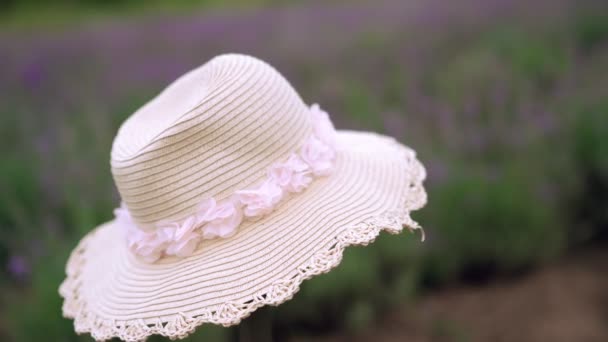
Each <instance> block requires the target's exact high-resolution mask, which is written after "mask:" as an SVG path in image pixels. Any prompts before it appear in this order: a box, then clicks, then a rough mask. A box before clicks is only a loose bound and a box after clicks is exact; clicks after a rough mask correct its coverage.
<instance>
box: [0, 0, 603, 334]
mask: <svg viewBox="0 0 608 342" xmlns="http://www.w3.org/2000/svg"><path fill="white" fill-rule="evenodd" d="M85 19H86V18H85ZM1 27H2V23H1V22H0V28H1ZM226 52H238V53H245V54H250V55H254V56H256V57H259V58H261V59H264V60H266V61H268V62H270V63H271V64H272V65H274V66H275V67H276V68H277V69H278V70H280V71H281V72H282V73H283V74H284V75H285V77H286V78H287V79H288V80H290V82H291V83H292V84H293V85H294V87H295V88H296V89H298V90H299V91H300V94H301V95H302V97H303V99H304V100H305V102H307V103H314V102H318V103H320V104H321V105H322V106H323V107H324V108H326V109H327V111H328V112H329V113H330V115H331V116H332V119H333V121H334V123H335V125H336V126H337V127H338V128H339V129H357V130H373V131H379V132H383V133H384V134H387V135H391V136H394V137H396V138H397V139H399V140H400V141H402V142H403V143H405V144H407V145H409V146H411V147H413V148H414V149H416V150H417V151H418V153H419V158H420V159H421V160H422V162H423V163H424V164H425V165H426V166H427V169H428V172H429V177H428V181H427V183H426V186H427V190H428V192H429V204H428V205H427V207H426V208H424V209H423V210H421V211H420V212H417V213H415V214H414V218H415V219H416V220H418V221H419V222H420V223H421V224H422V225H423V226H424V227H425V230H426V233H427V241H426V242H424V243H420V242H419V241H418V238H417V237H414V236H411V235H410V236H408V235H406V234H404V235H400V236H393V237H390V238H387V237H386V236H382V237H380V238H379V239H378V240H377V241H376V242H375V243H374V244H373V245H372V246H370V247H367V248H352V249H351V250H349V251H348V252H347V253H346V256H345V260H344V261H343V263H342V264H341V265H340V267H339V268H337V269H336V270H335V271H333V272H331V273H329V274H327V275H324V276H321V277H319V278H317V279H313V280H311V281H308V282H306V283H305V284H304V287H303V288H302V291H301V292H300V293H299V294H298V295H297V296H296V297H295V298H294V299H293V300H292V301H290V302H288V303H286V304H285V305H282V306H280V307H278V308H272V309H270V310H267V311H268V313H269V314H270V315H271V316H272V318H273V326H274V327H275V331H274V334H275V337H276V338H277V339H278V340H309V339H313V340H314V339H321V338H322V339H324V340H332V341H333V340H340V341H341V340H348V339H350V338H353V339H361V340H365V339H366V338H369V337H370V336H372V337H373V336H384V337H385V338H386V339H387V340H390V339H392V340H396V341H401V340H403V338H405V337H411V340H412V341H477V340H486V339H485V338H488V339H491V340H496V341H501V340H505V341H506V340H512V339H516V340H520V341H538V340H549V339H550V340H553V341H571V340H573V339H574V340H580V341H605V340H608V316H607V315H606V312H608V297H606V295H605V294H603V293H599V294H598V295H597V296H596V297H593V298H592V299H585V300H589V301H590V302H592V303H593V305H591V304H589V305H588V306H585V308H586V309H585V310H587V311H585V314H586V315H588V316H585V317H589V320H597V322H603V323H598V324H597V326H598V328H597V329H596V330H593V329H581V331H583V332H582V334H583V335H568V333H564V334H557V335H551V334H550V333H553V332H554V331H553V330H551V329H549V328H548V329H549V331H550V333H548V334H547V335H540V336H539V335H538V334H537V333H535V332H532V331H531V330H532V329H533V328H532V327H531V326H533V325H529V326H521V327H518V326H516V325H511V324H510V323H509V322H505V321H502V320H498V319H496V320H495V321H492V320H491V319H490V321H489V322H488V320H487V319H486V322H487V324H486V325H488V326H494V327H495V328H496V331H497V332H499V331H500V329H499V328H500V327H503V328H504V327H507V326H513V330H514V331H516V332H519V335H517V334H516V335H509V336H510V338H512V339H510V338H509V337H505V336H506V335H504V334H503V335H501V333H496V335H492V333H491V332H488V333H487V334H486V335H483V334H482V335H480V334H478V333H477V332H476V331H475V328H466V327H465V328H463V327H458V324H457V323H453V322H452V323H450V322H448V323H445V322H444V321H443V320H442V321H441V322H443V323H441V322H440V323H437V324H435V322H434V321H433V322H431V323H429V327H430V328H429V329H426V330H424V331H422V332H421V331H419V330H417V333H416V334H415V335H412V334H411V333H410V331H411V330H412V329H414V328H411V327H410V328H408V326H409V325H408V324H406V323H404V324H401V323H400V324H398V325H397V327H396V328H395V327H393V328H391V329H392V330H391V334H390V336H389V335H382V334H380V333H379V332H378V331H379V329H380V328H379V327H383V326H384V325H383V324H386V322H388V321H389V319H390V318H391V317H392V319H395V318H394V317H395V315H397V316H398V317H399V320H400V321H399V322H418V321H417V319H419V318H415V317H413V316H415V313H416V312H417V310H416V308H418V306H417V305H419V303H420V302H421V301H420V298H431V299H430V301H433V299H432V298H443V297H442V296H443V295H442V294H443V293H444V292H443V291H446V289H447V291H449V289H452V288H455V287H459V286H462V285H463V284H465V285H471V284H473V285H474V286H478V287H479V291H483V288H484V287H487V286H494V285H495V284H502V283H503V282H512V281H518V279H522V277H523V278H525V277H527V276H528V275H529V274H533V273H534V272H543V270H545V269H549V270H553V269H560V265H562V263H566V260H569V259H572V258H574V259H577V260H579V259H580V260H582V261H581V262H582V263H583V264H585V263H586V262H587V260H589V261H591V259H597V258H605V255H606V254H605V253H607V252H606V251H607V250H606V246H607V244H606V243H607V242H608V215H607V213H608V140H607V139H606V137H608V3H606V2H604V1H593V0H585V1H574V0H571V1H570V0H553V1H549V0H539V1H535V2H530V1H523V0H489V1H481V0H462V1H453V2H447V1H440V0H430V1H419V0H417V1H374V2H371V1H370V2H363V1H357V2H353V3H349V2H346V1H339V2H332V3H331V4H326V3H325V2H321V1H313V2H309V3H299V2H296V3H293V4H291V3H289V2H288V3H283V2H281V3H280V4H273V3H272V2H271V3H269V4H262V3H261V4H260V5H259V6H257V7H254V8H252V7H247V8H238V7H230V6H226V7H221V6H219V7H217V6H214V7H213V8H206V7H201V8H200V9H198V8H195V9H190V8H189V9H188V10H184V11H183V12H171V13H169V14H168V13H162V12H161V11H149V13H148V12H147V13H146V14H140V15H137V14H129V15H117V16H107V17H103V18H96V19H95V20H90V21H89V20H81V21H79V22H78V23H74V24H73V25H69V24H68V25H62V26H61V27H60V28H51V27H48V25H43V24H36V23H32V25H31V27H6V28H5V29H0V94H1V95H0V137H1V139H2V140H1V141H2V144H1V145H0V151H1V155H2V162H0V231H1V233H2V234H1V237H2V238H1V239H0V265H2V268H1V270H0V274H1V276H0V288H2V290H3V291H2V294H1V295H0V340H3V341H5V340H6V341H41V340H49V341H72V340H90V338H89V337H87V336H80V337H78V336H76V335H75V334H74V333H73V327H72V322H71V321H69V320H66V319H63V318H62V317H61V299H60V297H59V295H58V293H57V288H58V286H59V283H60V282H61V281H62V280H63V277H64V265H65V261H66V259H67V256H68V254H69V252H70V251H71V249H72V248H73V247H74V246H75V245H76V243H77V241H78V239H79V238H80V237H81V236H83V235H84V234H85V233H86V232H88V231H89V230H91V229H92V228H94V227H95V226H96V225H98V224H100V223H102V222H105V221H107V220H110V219H111V218H112V209H113V208H114V207H116V206H117V205H118V203H119V198H118V195H117V193H116V189H115V188H114V185H113V182H112V178H111V174H110V169H109V153H110V148H111V143H112V139H113V138H114V135H115V133H116V130H117V129H118V127H119V125H120V123H121V122H122V121H123V120H124V119H125V118H126V117H128V116H129V115H130V114H131V113H132V112H133V111H134V110H136V109H137V108H138V107H140V106H141V105H142V104H143V103H145V101H147V100H148V99H149V98H151V97H152V96H154V95H155V94H156V93H158V92H159V91H160V90H161V89H162V88H163V87H164V86H165V85H167V84H168V83H169V82H170V81H172V80H173V79H175V78H176V77H178V76H180V75H181V74H183V73H184V72H186V71H188V70H190V69H192V68H194V67H197V66H199V65H200V64H202V63H204V62H205V61H207V60H208V59H210V58H211V57H213V56H215V55H218V54H221V53H226ZM598 255H599V257H598ZM591 256H593V257H591ZM603 260H606V259H603ZM603 266H604V267H606V268H604V271H606V270H608V266H606V264H604V265H603ZM601 267H602V266H598V270H600V271H598V272H597V273H598V274H599V273H601ZM573 268H575V267H573ZM556 272H557V271H556ZM604 273H605V272H604ZM607 274H608V273H607ZM567 278H568V277H561V278H560V277H557V279H567ZM594 279H595V278H594ZM589 281H596V280H589ZM572 284H573V283H572V282H567V283H564V287H563V289H562V290H563V291H564V292H563V294H564V295H566V296H567V295H568V293H571V292H575V291H584V290H583V289H581V288H578V287H576V286H575V285H572ZM604 284H608V282H605V283H604ZM538 286H540V289H542V288H543V287H542V286H543V285H538ZM475 291H477V290H475ZM505 291H506V290H505ZM539 291H540V292H542V290H539ZM499 292H500V291H499ZM473 293H476V292H473ZM480 293H481V292H480ZM436 294H441V295H436ZM560 295H561V294H560ZM434 296H435V297H434ZM473 296H475V294H473ZM479 298H481V297H479ZM484 298H485V297H484ZM493 298H495V297H489V299H485V300H486V302H487V303H486V305H488V306H489V307H496V306H499V305H501V304H500V303H502V302H501V301H499V300H496V301H495V302H494V301H493V300H494V299H493ZM533 298H534V297H533ZM572 298H578V297H572ZM585 298H586V297H585ZM532 300H534V299H532ZM581 300H583V299H581ZM426 302H427V299H424V300H423V301H422V303H426ZM570 302H572V303H574V304H572V306H568V307H567V308H566V309H564V310H565V311H567V310H568V308H571V307H574V306H576V305H578V304H580V303H579V302H577V300H571V301H570ZM445 303H446V304H445V305H446V306H442V305H440V304H433V305H436V306H438V307H439V308H442V309H435V310H437V312H440V313H441V312H443V311H442V310H444V311H450V312H452V313H456V314H457V313H458V310H459V308H460V306H452V307H448V306H447V305H448V304H450V303H452V302H449V301H446V302H445ZM493 304H495V305H494V306H493ZM429 305H431V304H429ZM526 305H529V306H530V307H539V306H542V305H543V303H541V302H540V300H539V302H527V303H524V304H522V306H521V311H522V312H525V311H527V310H529V307H526ZM429 310H431V309H429ZM463 310H464V309H463ZM595 310H597V311H595ZM408 315H411V316H412V317H411V319H410V318H409V317H408ZM514 315H517V312H516V313H515V314H514ZM433 319H434V318H433V317H431V318H429V320H431V321H432V320H433ZM556 321H559V320H556ZM569 322H570V321H566V322H564V323H563V324H564V325H565V326H566V327H567V326H568V324H569ZM421 324H422V323H421ZM514 324H515V323H514ZM571 324H574V323H572V322H571ZM446 327H448V328H446ZM559 328H560V329H562V328H564V327H563V326H560V327H559ZM480 329H481V328H480ZM564 329H565V328H564ZM573 329H574V328H573ZM602 329H603V330H602ZM414 330H416V329H414ZM592 330H593V331H592ZM577 331H578V330H577ZM585 331H587V333H588V334H587V335H585ZM376 332H378V334H377V333H376ZM385 333H386V331H385ZM236 335H237V333H236V330H235V329H234V328H218V327H203V328H202V329H200V332H198V333H197V334H195V335H194V336H193V337H191V340H192V341H196V340H201V341H203V340H233V339H234V338H235V336H236ZM479 336H484V338H481V337H479ZM501 336H503V339H501ZM556 336H557V337H556Z"/></svg>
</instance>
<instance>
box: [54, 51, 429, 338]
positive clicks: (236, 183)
mask: <svg viewBox="0 0 608 342" xmlns="http://www.w3.org/2000/svg"><path fill="white" fill-rule="evenodd" d="M193 89H195V91H193ZM193 93H195V94H196V95H192V94H193ZM180 94H183V96H178V95H180ZM182 99H183V101H184V102H181V101H182ZM222 108H223V109H222ZM305 115H308V114H307V106H305V105H304V104H303V102H302V101H301V99H300V98H299V96H298V95H297V93H295V91H294V90H293V89H292V88H291V86H290V85H289V84H288V83H287V81H285V80H284V79H283V78H282V77H281V76H280V75H279V74H278V73H277V72H276V71H275V70H274V69H272V68H271V67H269V66H268V65H267V64H265V63H263V62H261V61H259V60H256V59H254V58H251V57H245V56H237V55H229V56H222V57H218V58H216V59H214V60H212V61H211V62H209V63H207V64H205V65H204V66H203V67H201V68H199V69H197V70H195V71H193V72H191V73H189V74H187V75H185V76H184V77H182V78H181V79H180V80H178V81H177V82H176V83H174V84H173V85H172V86H170V87H169V88H167V89H166V90H165V91H164V92H163V93H161V95H159V97H157V98H156V99H154V100H153V101H151V102H150V103H149V104H147V105H146V106H144V107H143V108H142V109H141V110H140V111H138V112H137V113H135V114H134V115H133V116H132V117H131V118H130V119H129V120H127V121H126V122H125V124H123V126H122V127H121V129H120V131H119V133H118V136H117V138H116V140H115V143H114V147H113V151H112V172H113V174H114V177H115V180H116V184H117V186H118V188H119V192H120V194H121V196H122V197H123V200H124V201H125V202H126V203H127V205H128V208H129V210H130V211H131V212H132V213H133V216H134V217H135V218H136V220H137V221H138V223H139V224H140V225H142V226H144V227H148V229H153V228H152V225H151V224H152V223H153V222H155V221H157V220H161V219H168V218H171V219H179V218H181V217H183V216H185V215H187V214H188V213H189V211H191V210H193V208H194V207H195V206H196V205H197V204H198V202H199V201H200V200H201V199H203V198H205V196H215V197H217V198H222V196H227V195H228V194H230V193H231V192H232V191H234V189H238V188H246V187H247V186H250V185H252V184H255V182H256V181H259V180H260V179H262V178H263V177H264V172H265V169H266V168H267V167H268V166H269V165H271V164H272V163H274V162H277V161H280V160H283V159H284V158H285V157H286V156H287V155H288V154H289V153H291V152H292V151H294V150H296V149H297V148H298V146H299V144H301V142H302V140H304V138H305V137H306V136H307V135H308V134H310V130H311V128H310V127H309V125H308V121H307V120H305ZM425 177H426V174H425V170H424V167H423V166H422V165H421V164H420V163H419V162H418V160H417V159H416V157H415V153H414V151H413V150H411V149H409V148H407V147H405V146H403V145H401V144H399V143H397V142H396V141H395V140H394V139H392V138H387V137H383V136H380V135H377V134H373V133H362V132H347V131H339V132H338V153H337V158H336V165H335V170H334V171H333V173H332V174H331V175H330V176H328V177H323V178H319V179H317V180H315V181H314V182H313V184H311V185H310V187H309V188H307V189H306V190H305V191H304V192H302V193H298V194H293V195H291V196H290V197H288V198H287V199H286V200H285V201H284V202H282V203H281V204H280V205H279V207H278V208H277V210H276V211H274V212H273V213H271V214H270V215H268V216H265V217H263V218H261V219H259V220H257V221H244V222H243V224H242V225H241V226H240V227H239V230H238V233H237V234H236V235H234V236H232V237H230V238H228V239H218V240H205V241H203V242H202V243H201V244H200V246H199V247H198V249H197V250H196V252H195V253H194V254H193V255H192V256H190V257H187V258H183V259H180V258H175V257H165V258H163V259H161V260H159V261H158V262H156V263H154V264H148V263H145V262H143V261H141V260H139V259H138V258H137V257H136V256H135V255H133V254H132V253H131V252H130V251H129V250H128V248H127V246H126V243H125V236H124V235H125V232H124V231H122V230H121V229H119V227H118V226H117V225H116V224H115V222H114V221H111V222H108V223H106V224H104V225H102V226H100V227H97V228H96V229H94V230H93V231H92V232H91V233H89V234H88V235H87V236H86V237H85V238H83V239H82V241H81V242H80V244H79V246H78V247H77V248H76V249H75V250H74V252H73V253H72V255H71V257H70V260H69V261H68V265H67V278H66V280H65V281H64V283H63V284H62V285H61V288H60V293H61V295H62V296H63V297H64V298H65V301H64V306H63V312H64V315H65V316H66V317H70V318H74V322H75V328H76V331H77V332H79V333H82V332H89V333H91V335H92V336H93V337H94V338H95V339H98V340H104V339H109V338H112V337H119V338H121V339H124V340H127V341H137V340H142V339H145V338H146V337H148V336H149V335H152V334H160V335H164V336H168V337H172V338H181V337H184V336H186V335H188V334H189V333H191V332H192V331H193V330H194V329H195V328H196V327H197V326H199V325H201V324H203V323H214V324H221V325H225V326H228V325H233V324H237V323H239V322H240V321H241V319H243V318H244V317H247V316H248V315H249V314H250V313H251V312H253V311H255V310H256V309H257V308H258V307H260V306H263V305H278V304H280V303H282V302H284V301H286V300H288V299H290V298H292V296H293V295H294V294H295V293H296V292H297V291H298V289H299V286H300V283H301V282H302V281H303V280H304V279H308V278H310V277H312V276H314V275H316V274H320V273H325V272H328V271H329V270H330V269H331V268H333V267H335V266H337V265H338V264H339V263H340V261H341V258H342V252H343V250H344V248H345V247H347V246H349V245H353V244H367V243H369V242H371V241H373V240H374V239H375V237H376V236H377V235H378V234H379V233H380V231H381V230H387V231H388V232H390V233H398V232H400V231H401V230H402V228H403V227H406V228H408V229H410V230H412V229H416V228H419V227H418V225H417V224H416V223H415V222H414V221H412V220H411V218H410V216H409V214H410V211H413V210H416V209H419V208H421V207H422V206H424V204H425V203H426V193H425V191H424V188H423V186H422V182H423V180H424V179H425Z"/></svg>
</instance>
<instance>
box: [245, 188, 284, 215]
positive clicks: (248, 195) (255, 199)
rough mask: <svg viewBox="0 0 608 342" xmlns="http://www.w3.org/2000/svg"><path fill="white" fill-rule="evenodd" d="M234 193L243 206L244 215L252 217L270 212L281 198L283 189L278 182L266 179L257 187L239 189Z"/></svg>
mask: <svg viewBox="0 0 608 342" xmlns="http://www.w3.org/2000/svg"><path fill="white" fill-rule="evenodd" d="M235 194H236V195H237V196H238V200H239V201H240V202H241V203H242V204H243V206H244V208H243V213H244V214H245V216H247V217H252V216H261V215H265V214H268V213H270V212H271V211H272V210H273V209H274V206H275V205H276V204H277V203H278V202H279V201H280V200H281V198H282V196H283V190H282V189H281V187H280V186H279V185H278V184H276V183H274V182H272V181H270V180H267V181H266V182H264V183H263V184H262V185H261V186H260V187H258V188H257V189H254V190H240V191H237V192H236V193H235Z"/></svg>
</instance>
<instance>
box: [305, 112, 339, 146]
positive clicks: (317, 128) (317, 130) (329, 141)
mask: <svg viewBox="0 0 608 342" xmlns="http://www.w3.org/2000/svg"><path fill="white" fill-rule="evenodd" d="M310 114H311V116H312V127H313V133H314V135H315V136H316V137H317V139H319V140H320V141H321V142H322V143H324V144H325V145H327V146H328V147H330V148H332V149H333V148H335V147H336V129H335V128H334V125H333V124H332V123H331V120H330V119H329V115H328V114H327V113H326V112H325V111H324V110H322V109H321V107H319V105H318V104H316V103H315V104H313V105H312V106H310Z"/></svg>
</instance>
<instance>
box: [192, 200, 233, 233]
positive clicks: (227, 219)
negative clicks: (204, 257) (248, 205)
mask: <svg viewBox="0 0 608 342" xmlns="http://www.w3.org/2000/svg"><path fill="white" fill-rule="evenodd" d="M199 213H202V215H200V217H199V220H200V221H199V222H202V223H205V224H204V226H203V228H202V230H203V233H202V235H203V238H204V239H213V238H216V237H221V238H225V237H229V236H231V235H233V234H234V233H236V229H237V228H238V226H239V225H240V224H241V222H242V221H243V212H242V210H241V208H239V207H238V206H237V205H236V204H235V203H234V201H232V200H226V201H224V202H222V203H219V204H218V203H216V202H215V200H214V199H213V198H210V199H208V200H206V201H204V202H203V203H202V204H201V206H200V207H199Z"/></svg>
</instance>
